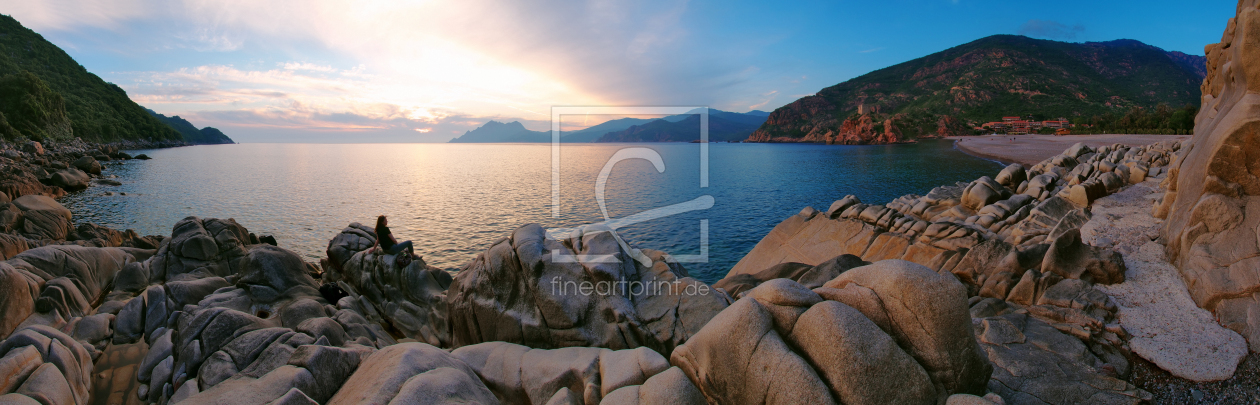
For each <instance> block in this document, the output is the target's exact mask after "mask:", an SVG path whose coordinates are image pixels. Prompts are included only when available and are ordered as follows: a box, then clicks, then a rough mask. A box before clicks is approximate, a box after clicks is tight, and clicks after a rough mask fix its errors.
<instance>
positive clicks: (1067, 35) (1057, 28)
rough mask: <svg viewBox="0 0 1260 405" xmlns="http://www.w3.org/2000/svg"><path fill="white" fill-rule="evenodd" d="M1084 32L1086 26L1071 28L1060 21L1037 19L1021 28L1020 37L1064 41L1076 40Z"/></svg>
mask: <svg viewBox="0 0 1260 405" xmlns="http://www.w3.org/2000/svg"><path fill="white" fill-rule="evenodd" d="M1083 32H1085V26H1084V25H1081V24H1076V25H1073V26H1070V27H1069V26H1067V25H1066V24H1063V23H1061V22H1058V21H1051V20H1036V19H1033V20H1028V22H1025V23H1024V25H1021V26H1020V27H1019V31H1018V33H1019V35H1027V36H1030V37H1038V38H1050V39H1063V40H1074V39H1076V35H1077V34H1080V33H1083Z"/></svg>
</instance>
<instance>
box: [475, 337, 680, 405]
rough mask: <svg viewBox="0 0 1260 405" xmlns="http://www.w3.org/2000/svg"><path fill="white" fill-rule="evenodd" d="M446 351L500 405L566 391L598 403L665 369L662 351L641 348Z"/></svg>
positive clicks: (496, 345) (500, 346)
mask: <svg viewBox="0 0 1260 405" xmlns="http://www.w3.org/2000/svg"><path fill="white" fill-rule="evenodd" d="M451 355H452V356H454V357H456V358H458V359H460V360H462V361H463V362H464V363H467V364H468V365H469V366H470V367H472V369H473V370H474V371H475V372H476V373H477V375H478V376H479V377H480V378H481V380H482V381H485V383H486V385H487V387H489V388H490V391H491V392H494V394H495V396H496V397H498V398H499V400H500V401H502V402H503V403H505V404H522V405H524V404H538V403H546V402H548V400H549V399H552V398H554V397H556V396H557V394H559V393H560V392H562V391H566V390H567V391H568V392H570V393H572V394H573V396H574V397H576V399H578V402H579V403H586V404H598V403H601V402H600V401H601V400H602V399H603V398H604V397H606V396H608V395H609V394H610V393H612V392H613V391H616V390H618V389H620V388H623V387H628V386H636V385H640V384H644V383H645V382H646V381H647V380H648V379H650V378H651V377H653V376H655V375H657V374H659V373H661V372H663V371H665V370H666V369H668V368H669V362H668V361H666V360H665V358H664V357H663V356H661V355H660V354H658V353H656V352H654V351H652V350H649V349H648V348H645V347H640V348H638V349H627V350H616V351H614V350H609V349H601V348H593V347H566V348H561V349H554V350H546V349H530V348H528V347H525V346H521V345H517V344H512V343H505V342H488V343H480V344H476V345H471V346H464V347H461V348H459V349H455V350H454V351H452V352H451ZM684 380H685V379H684ZM685 385H691V383H690V382H689V381H688V382H687V383H686V384H685ZM691 389H692V390H695V388H694V387H692V388H691ZM667 394H668V393H662V398H668V397H669V395H667ZM664 403H671V402H668V401H667V402H664Z"/></svg>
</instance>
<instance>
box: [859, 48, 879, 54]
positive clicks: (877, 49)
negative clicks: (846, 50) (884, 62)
mask: <svg viewBox="0 0 1260 405" xmlns="http://www.w3.org/2000/svg"><path fill="white" fill-rule="evenodd" d="M882 50H884V47H879V48H871V49H867V50H865V51H858V53H871V52H879V51H882Z"/></svg>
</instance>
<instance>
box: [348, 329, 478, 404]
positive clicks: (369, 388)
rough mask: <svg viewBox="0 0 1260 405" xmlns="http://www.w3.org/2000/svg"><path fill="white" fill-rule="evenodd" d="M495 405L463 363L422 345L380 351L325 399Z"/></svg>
mask: <svg viewBox="0 0 1260 405" xmlns="http://www.w3.org/2000/svg"><path fill="white" fill-rule="evenodd" d="M390 403H411V404H432V403H465V404H497V403H499V401H498V400H496V399H495V397H494V394H492V393H491V392H490V390H489V389H487V388H486V385H485V384H484V383H482V382H481V379H480V378H478V377H477V374H476V372H474V371H473V369H472V368H471V367H469V366H468V364H465V363H464V362H463V361H460V360H459V359H458V358H456V357H455V356H453V355H451V354H449V353H447V352H446V351H443V350H442V349H438V348H436V347H433V346H430V345H427V344H424V343H401V344H397V345H393V346H389V347H387V348H385V349H382V350H380V351H378V352H376V353H375V354H373V355H372V356H371V357H368V358H367V360H365V361H364V362H363V364H361V365H359V368H358V371H357V372H355V373H354V375H351V376H350V378H349V379H347V380H345V384H343V385H342V387H341V389H340V390H338V391H337V393H336V395H333V397H332V398H331V399H330V400H329V401H328V404H330V405H340V404H390Z"/></svg>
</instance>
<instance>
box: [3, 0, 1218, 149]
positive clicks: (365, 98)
mask: <svg viewBox="0 0 1260 405" xmlns="http://www.w3.org/2000/svg"><path fill="white" fill-rule="evenodd" d="M1236 5H1237V3H1236V2H1233V1H1221V0H1210V1H1195V2H1185V1H1142V2H1137V1H1128V2H1120V1H1056V2H1031V1H975V0H922V1H898V0H892V1H830V2H812V1H799V2H736V1H702V0H691V1H686V0H681V1H604V0H597V1H589V2H573V1H528V2H519V1H481V0H462V1H406V2H377V3H371V4H366V5H364V4H356V3H354V2H348V1H346V2H343V1H292V2H265V3H264V2H259V1H245V0H230V1H148V0H115V1H110V2H96V1H91V0H83V1H61V0H52V1H31V0H17V1H14V0H0V13H4V14H9V15H12V16H13V17H14V18H16V19H18V21H20V22H22V23H23V24H24V25H25V26H27V27H29V28H31V29H34V30H35V31H36V32H39V33H40V34H42V35H44V37H45V38H47V39H48V40H50V41H52V42H53V43H55V44H57V45H58V46H61V47H62V48H63V49H65V50H66V52H68V53H69V54H70V55H71V56H73V57H74V58H75V59H76V60H78V61H79V63H81V64H82V65H84V66H85V67H86V68H87V69H88V70H89V71H92V72H94V73H96V74H98V75H99V76H101V77H102V78H103V79H105V80H107V81H110V82H114V83H117V84H119V85H120V86H121V87H123V88H124V89H126V90H127V91H128V94H130V95H131V97H132V99H133V100H135V101H136V102H138V103H140V104H141V105H144V106H146V107H149V108H152V109H154V110H156V111H158V112H161V113H164V114H167V115H180V116H183V117H185V118H187V119H189V120H190V121H192V122H193V123H194V124H196V125H198V126H207V125H209V126H215V127H218V128H220V129H222V130H224V132H226V133H227V134H228V135H229V136H232V137H233V138H234V139H237V140H238V141H241V142H441V141H446V140H448V139H450V138H452V137H454V136H457V135H459V134H462V133H463V132H464V131H466V130H468V129H472V128H474V127H476V126H478V125H480V124H482V123H484V122H485V121H486V120H489V119H498V120H521V121H522V122H524V123H525V124H526V126H527V127H530V128H533V129H545V128H547V127H548V126H549V121H548V120H549V117H550V114H549V109H550V107H551V106H553V105H707V106H711V107H714V108H718V109H722V110H728V111H739V112H743V111H749V110H752V109H761V110H766V111H771V110H773V109H774V108H777V107H779V106H782V105H784V104H787V103H790V102H792V101H794V100H796V99H797V98H799V97H801V96H804V95H808V94H813V93H814V92H816V91H818V90H819V89H822V88H824V87H827V86H831V85H834V84H836V83H839V82H842V81H844V80H847V79H850V78H853V77H856V76H859V75H862V74H864V73H867V72H869V71H872V70H876V69H879V68H883V67H886V66H890V65H893V64H897V63H900V62H904V61H907V60H910V59H914V58H918V57H921V56H924V55H928V54H931V53H934V52H938V51H941V50H944V49H947V48H949V47H953V46H957V45H961V44H964V43H967V42H970V41H974V40H976V39H979V38H983V37H985V36H989V35H994V34H1024V35H1028V36H1032V37H1037V38H1046V39H1055V40H1062V41H1071V42H1085V41H1107V40H1113V39H1121V38H1126V39H1136V40H1139V41H1142V42H1145V43H1148V44H1151V45H1155V46H1158V47H1161V48H1164V49H1167V50H1176V51H1182V52H1186V53H1190V54H1196V55H1202V54H1203V46H1204V45H1205V44H1208V43H1212V42H1217V41H1219V40H1220V36H1221V32H1222V31H1223V30H1224V27H1225V24H1226V21H1227V20H1228V19H1229V18H1231V17H1233V15H1234V12H1235V7H1236Z"/></svg>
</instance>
